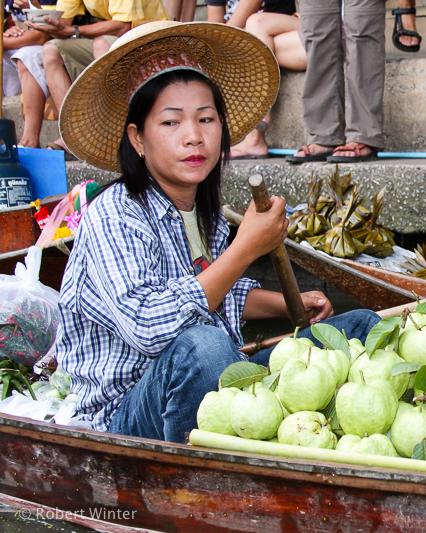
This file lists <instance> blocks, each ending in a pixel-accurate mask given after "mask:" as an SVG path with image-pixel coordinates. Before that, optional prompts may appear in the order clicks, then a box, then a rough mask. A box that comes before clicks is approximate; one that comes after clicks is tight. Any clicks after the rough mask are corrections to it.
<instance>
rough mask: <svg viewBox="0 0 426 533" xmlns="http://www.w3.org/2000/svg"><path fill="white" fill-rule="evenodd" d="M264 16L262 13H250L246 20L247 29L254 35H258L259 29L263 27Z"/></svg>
mask: <svg viewBox="0 0 426 533" xmlns="http://www.w3.org/2000/svg"><path fill="white" fill-rule="evenodd" d="M263 26H264V24H263V18H262V16H261V14H260V13H254V14H253V15H250V16H249V18H248V19H247V22H246V28H245V29H246V30H247V31H249V32H250V33H253V34H254V35H258V33H259V31H262V29H263Z"/></svg>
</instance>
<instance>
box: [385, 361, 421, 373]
mask: <svg viewBox="0 0 426 533" xmlns="http://www.w3.org/2000/svg"><path fill="white" fill-rule="evenodd" d="M422 366H423V365H421V364H420V363H405V362H404V363H397V364H396V365H393V367H392V369H391V376H399V375H400V374H406V373H407V372H417V370H419V369H420V368H421V367H422Z"/></svg>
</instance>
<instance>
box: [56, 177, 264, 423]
mask: <svg viewBox="0 0 426 533" xmlns="http://www.w3.org/2000/svg"><path fill="white" fill-rule="evenodd" d="M148 205H149V211H148V212H147V211H146V210H145V209H144V208H143V207H142V206H141V205H140V204H139V203H138V202H136V201H134V200H132V199H131V198H130V197H129V195H128V192H127V189H126V187H125V186H124V185H123V184H115V185H113V186H111V187H110V188H109V189H107V190H106V191H105V192H104V193H102V194H101V195H100V196H99V197H98V198H96V199H95V200H94V201H93V202H92V203H91V205H90V207H89V208H88V210H87V211H86V213H85V214H84V216H83V217H82V220H81V222H80V226H79V230H78V234H77V237H76V240H75V244H74V248H73V250H72V253H71V256H70V258H69V261H68V265H67V268H66V271H65V274H64V279H63V283H62V289H61V298H60V301H59V309H60V314H61V323H60V327H59V331H58V335H57V343H56V347H57V359H58V363H59V365H60V366H61V367H62V368H64V369H65V370H66V371H67V372H69V373H70V374H71V376H72V379H71V388H72V390H73V392H75V393H76V394H78V396H79V404H78V410H79V412H80V413H83V414H84V418H85V419H87V420H93V423H92V428H93V429H95V430H98V431H106V430H107V428H108V426H109V424H110V421H111V417H112V414H113V412H114V410H115V409H116V408H117V407H118V406H119V404H120V402H121V400H122V399H123V396H124V394H125V393H126V392H127V391H128V390H129V389H130V388H131V387H132V386H133V385H134V384H135V383H136V382H137V381H138V380H139V379H140V378H141V376H142V375H143V373H144V372H145V371H146V369H147V368H148V366H149V365H150V364H151V363H152V361H153V358H154V357H157V356H158V355H160V354H161V352H162V350H163V349H164V348H165V347H166V346H167V344H168V343H169V342H170V341H172V340H173V339H175V338H176V337H177V336H178V335H179V333H181V332H182V331H183V330H184V329H186V328H188V327H191V326H195V325H198V324H210V325H213V326H216V327H218V328H220V329H222V330H223V331H225V332H226V333H227V334H228V335H230V336H231V338H232V339H233V341H234V342H235V344H236V346H237V347H241V346H242V344H243V341H242V337H241V332H240V318H241V314H242V310H243V307H244V303H245V300H246V297H247V293H248V292H249V291H250V290H251V289H253V288H255V287H258V286H259V284H258V283H257V282H255V281H252V280H249V279H240V280H239V281H237V283H236V284H235V285H234V287H233V288H232V290H231V291H230V293H229V294H227V296H226V297H225V300H224V301H223V306H222V307H221V310H220V312H217V311H215V312H214V313H212V314H210V313H209V305H208V302H207V299H206V296H205V294H204V291H203V288H202V287H201V285H200V283H199V282H198V280H197V279H196V278H195V275H194V268H193V263H192V260H191V254H190V250H189V247H188V244H187V240H186V237H185V232H184V227H183V224H182V220H181V216H180V214H179V212H178V211H177V210H176V208H175V207H174V206H173V205H172V204H170V202H169V201H167V200H166V199H165V198H164V197H162V196H161V195H160V194H158V193H157V192H155V191H149V192H148ZM228 232H229V230H228V227H227V225H226V223H225V220H224V218H223V217H222V218H221V219H220V221H219V224H218V229H217V233H216V237H215V239H214V242H213V244H212V248H211V253H212V258H213V260H215V259H217V257H219V255H220V254H221V253H223V251H224V250H225V249H226V247H227V236H228Z"/></svg>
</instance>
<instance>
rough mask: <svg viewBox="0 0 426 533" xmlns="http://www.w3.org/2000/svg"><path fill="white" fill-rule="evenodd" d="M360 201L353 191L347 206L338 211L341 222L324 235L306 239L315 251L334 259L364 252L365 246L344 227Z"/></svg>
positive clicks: (356, 193)
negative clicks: (331, 256)
mask: <svg viewBox="0 0 426 533" xmlns="http://www.w3.org/2000/svg"><path fill="white" fill-rule="evenodd" d="M361 201H362V200H361V199H359V197H358V192H357V191H356V190H353V191H352V192H351V196H350V198H349V202H348V204H347V205H346V206H345V208H344V209H342V210H341V211H340V213H341V215H342V219H341V221H340V222H339V223H338V224H337V225H336V226H334V227H333V228H332V229H330V230H329V231H327V233H325V234H324V235H320V236H319V237H311V238H308V239H306V240H307V241H308V242H309V244H310V245H311V246H313V247H314V248H315V249H316V250H321V251H322V252H325V253H326V254H328V255H333V256H335V257H341V258H344V257H347V258H354V257H357V256H358V255H359V254H361V253H362V252H363V251H364V250H365V245H364V244H363V243H362V242H360V241H358V240H357V239H356V238H354V237H353V236H352V234H351V232H350V231H349V229H348V228H347V227H346V224H347V221H348V220H349V218H350V216H351V215H352V213H353V212H354V211H355V209H356V208H357V206H358V205H359V204H360V202H361Z"/></svg>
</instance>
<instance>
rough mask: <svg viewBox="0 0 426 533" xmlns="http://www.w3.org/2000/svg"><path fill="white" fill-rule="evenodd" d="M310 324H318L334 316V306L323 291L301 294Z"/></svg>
mask: <svg viewBox="0 0 426 533" xmlns="http://www.w3.org/2000/svg"><path fill="white" fill-rule="evenodd" d="M301 296H302V301H303V305H304V306H305V309H306V313H307V315H308V318H309V323H310V324H316V323H317V322H321V321H322V320H325V319H326V318H329V317H331V316H333V315H334V311H333V306H332V305H331V303H330V301H329V299H328V298H326V297H325V296H324V294H323V293H322V292H321V291H310V292H304V293H302V294H301Z"/></svg>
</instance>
